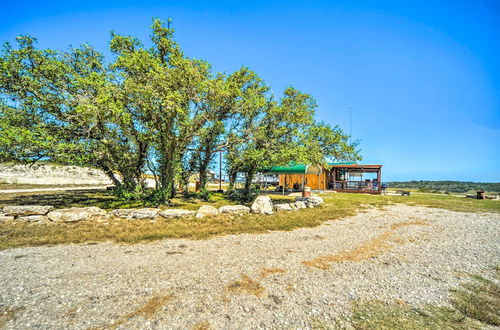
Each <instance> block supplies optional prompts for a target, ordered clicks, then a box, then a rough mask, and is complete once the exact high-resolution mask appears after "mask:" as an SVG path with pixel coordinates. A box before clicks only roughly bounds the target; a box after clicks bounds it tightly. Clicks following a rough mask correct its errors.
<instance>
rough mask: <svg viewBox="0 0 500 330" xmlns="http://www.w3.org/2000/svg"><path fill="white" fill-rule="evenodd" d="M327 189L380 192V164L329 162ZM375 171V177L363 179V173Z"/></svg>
mask: <svg viewBox="0 0 500 330" xmlns="http://www.w3.org/2000/svg"><path fill="white" fill-rule="evenodd" d="M330 166H331V167H330V170H329V171H328V174H327V177H328V189H331V190H335V191H339V192H358V193H369V194H380V193H381V192H382V165H358V164H349V163H346V164H342V163H339V164H336V163H332V164H330ZM365 173H376V174H377V178H374V179H364V180H363V174H365Z"/></svg>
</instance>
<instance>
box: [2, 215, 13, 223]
mask: <svg viewBox="0 0 500 330" xmlns="http://www.w3.org/2000/svg"><path fill="white" fill-rule="evenodd" d="M12 220H14V217H13V216H11V215H5V214H0V222H4V221H12Z"/></svg>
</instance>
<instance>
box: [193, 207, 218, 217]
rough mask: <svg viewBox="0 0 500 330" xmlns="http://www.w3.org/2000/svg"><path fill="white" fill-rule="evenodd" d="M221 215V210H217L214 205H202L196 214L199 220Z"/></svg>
mask: <svg viewBox="0 0 500 330" xmlns="http://www.w3.org/2000/svg"><path fill="white" fill-rule="evenodd" d="M217 214H219V210H217V209H216V208H215V207H213V206H212V205H202V206H200V208H199V209H198V211H197V212H196V217H197V218H203V217H206V216H213V215H217Z"/></svg>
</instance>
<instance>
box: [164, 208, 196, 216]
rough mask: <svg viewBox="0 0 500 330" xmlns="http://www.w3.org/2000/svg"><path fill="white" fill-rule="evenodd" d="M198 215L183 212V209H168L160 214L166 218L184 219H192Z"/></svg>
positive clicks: (192, 212)
mask: <svg viewBox="0 0 500 330" xmlns="http://www.w3.org/2000/svg"><path fill="white" fill-rule="evenodd" d="M195 214H196V211H190V210H181V209H167V210H164V211H161V212H160V216H162V217H164V218H184V217H192V216H194V215H195Z"/></svg>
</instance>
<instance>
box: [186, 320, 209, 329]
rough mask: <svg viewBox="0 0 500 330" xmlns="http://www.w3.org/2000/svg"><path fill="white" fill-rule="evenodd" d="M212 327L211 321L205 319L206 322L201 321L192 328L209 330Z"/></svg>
mask: <svg viewBox="0 0 500 330" xmlns="http://www.w3.org/2000/svg"><path fill="white" fill-rule="evenodd" d="M211 328H212V327H211V326H210V322H208V321H204V322H200V323H197V324H195V325H194V326H193V327H192V328H191V329H192V330H209V329H211Z"/></svg>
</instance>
